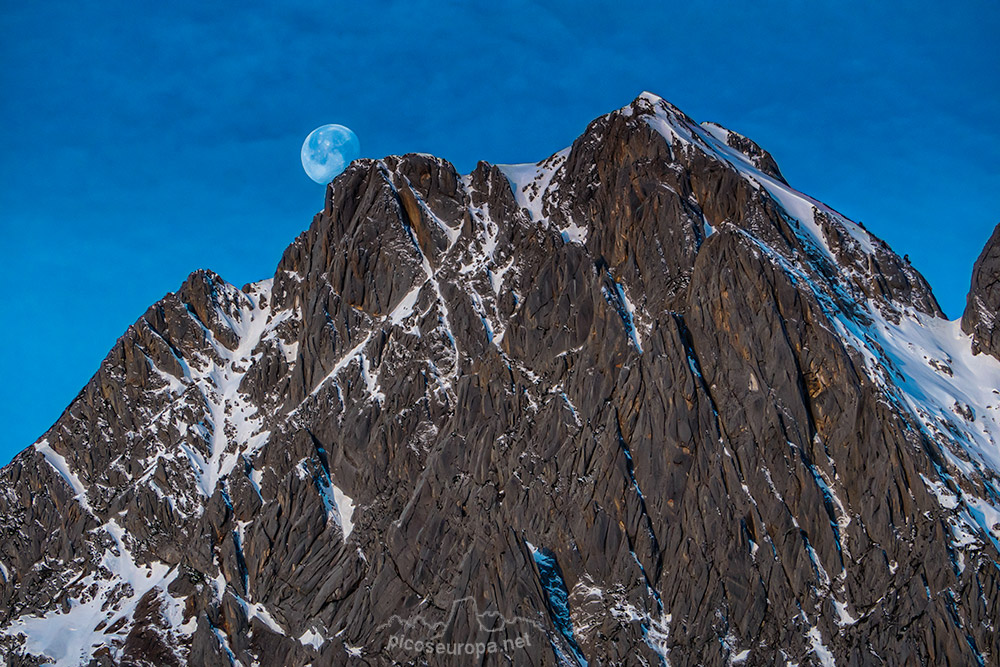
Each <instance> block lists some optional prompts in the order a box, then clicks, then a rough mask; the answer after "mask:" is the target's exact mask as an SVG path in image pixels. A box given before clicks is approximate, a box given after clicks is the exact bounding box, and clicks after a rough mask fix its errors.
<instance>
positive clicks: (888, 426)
mask: <svg viewBox="0 0 1000 667" xmlns="http://www.w3.org/2000/svg"><path fill="white" fill-rule="evenodd" d="M722 132H727V131H725V130H721V128H717V129H713V130H712V131H709V130H706V129H705V128H703V127H702V126H700V125H698V124H697V123H695V122H694V121H692V120H691V119H690V118H688V117H687V116H685V115H684V114H683V113H682V112H680V110H678V109H676V108H675V107H673V106H671V105H669V104H668V103H666V102H664V101H663V100H660V99H659V98H657V97H655V96H652V95H649V94H643V95H642V96H640V97H639V98H637V99H636V100H635V101H634V102H633V103H632V104H631V105H629V106H627V107H625V108H623V109H621V110H619V111H616V112H613V113H611V114H608V115H607V116H604V117H602V118H599V119H597V120H595V121H594V122H593V123H591V125H590V126H589V127H588V128H587V129H586V131H585V132H584V134H583V135H582V136H581V137H580V138H579V139H577V141H576V142H574V144H573V146H572V147H570V148H569V149H567V150H566V151H562V152H560V153H557V154H555V155H553V156H552V157H550V158H548V159H547V160H544V161H542V162H541V163H539V164H538V165H518V166H499V167H498V166H493V165H488V164H486V163H480V164H479V166H478V167H477V168H476V169H475V170H474V171H473V172H472V173H471V174H469V175H465V176H463V175H459V174H458V173H456V171H455V169H454V168H453V167H452V166H451V165H450V164H449V163H447V162H445V161H443V160H439V159H437V158H433V157H429V156H424V155H407V156H402V157H397V156H393V157H388V158H385V159H383V160H359V161H356V162H355V163H353V164H352V165H351V166H350V167H349V168H348V169H347V171H345V172H344V173H343V174H341V175H340V176H339V177H338V178H337V179H336V180H335V181H334V182H333V183H332V184H331V185H330V187H329V188H328V191H327V198H326V204H325V206H324V209H323V211H322V212H321V213H319V214H318V215H317V216H316V217H315V219H314V220H313V223H312V225H311V226H310V227H309V229H308V230H307V231H305V232H304V233H303V234H301V235H300V236H299V237H298V238H297V239H296V240H295V241H294V242H293V243H292V244H291V245H290V246H289V247H288V248H287V249H286V250H285V252H284V254H283V256H282V258H281V260H280V262H279V264H278V267H277V270H276V272H275V274H274V277H273V278H272V279H269V280H267V281H261V282H260V283H254V284H252V285H248V286H246V287H244V288H243V289H242V290H240V289H236V288H235V287H233V286H231V285H228V284H227V283H225V282H224V281H223V280H222V279H221V278H219V277H218V276H216V275H215V274H212V273H210V272H197V273H195V274H193V275H192V276H191V277H190V278H189V279H188V280H187V281H186V282H185V283H184V285H183V286H182V288H181V289H180V290H179V291H178V292H177V293H176V294H171V295H168V296H167V297H165V298H164V299H163V300H161V301H160V302H158V303H157V304H156V305H154V306H153V307H151V308H150V309H149V311H147V312H146V314H144V315H143V317H142V318H140V319H139V321H138V322H136V324H135V325H133V326H132V327H130V328H129V330H128V331H127V332H126V333H125V335H124V336H123V337H122V338H121V339H120V340H119V341H118V342H117V344H116V345H115V347H114V348H113V349H112V351H111V352H110V353H109V355H108V357H107V358H106V359H105V361H104V363H103V364H102V366H101V368H100V370H99V371H98V373H97V374H96V375H95V376H94V378H93V379H92V380H91V381H90V383H88V385H87V386H86V387H85V388H84V390H83V391H82V392H81V394H80V395H79V396H78V397H77V399H76V400H74V401H73V403H72V404H71V405H70V406H69V408H68V409H67V411H66V412H65V413H64V414H63V416H62V417H61V418H60V419H59V421H58V422H57V423H56V424H55V425H54V426H53V427H52V429H50V430H49V432H48V433H46V434H45V436H44V437H43V439H42V440H40V441H39V442H38V443H36V444H35V446H33V447H31V448H29V449H27V450H25V451H24V452H22V453H21V454H20V455H19V456H18V457H17V458H16V459H15V460H14V462H13V463H11V464H10V465H8V466H7V467H5V468H3V469H2V471H0V537H2V539H0V563H2V564H3V567H4V569H3V572H2V575H3V576H2V582H0V628H2V633H3V634H2V636H0V645H2V647H3V650H5V651H6V652H7V654H8V655H10V656H12V657H10V658H9V659H8V662H9V664H10V665H11V666H12V667H13V666H15V665H29V664H35V663H37V662H38V658H39V656H40V655H41V654H47V655H48V657H49V658H53V659H56V660H64V661H66V662H67V663H68V664H76V663H74V660H78V661H79V664H88V662H89V663H90V664H93V665H133V664H158V665H160V664H162V665H169V664H178V665H231V664H235V662H236V661H239V663H240V664H243V665H250V664H262V665H264V664H267V665H270V664H281V665H307V664H313V665H340V664H370V665H382V664H412V665H423V664H432V665H437V664H440V665H459V664H462V665H464V664H470V663H472V662H475V663H476V664H484V665H500V664H531V665H556V664H570V665H572V664H583V662H584V661H586V662H588V663H589V664H592V665H621V664H629V665H632V664H635V665H650V664H663V662H665V661H666V660H667V659H669V661H670V663H671V664H674V665H677V664H704V665H722V664H734V663H736V664H740V663H742V664H751V665H755V664H773V663H775V662H777V661H782V662H784V661H791V662H798V663H800V664H810V663H812V664H825V663H826V662H827V661H828V660H836V661H838V662H842V663H844V664H879V663H884V662H890V663H900V664H975V663H976V662H977V661H979V662H981V663H982V662H984V661H986V660H987V659H990V656H996V655H1000V638H998V635H997V631H996V629H995V622H996V621H995V619H996V618H998V617H1000V593H998V590H1000V588H998V587H1000V570H998V568H997V563H998V552H997V545H998V539H1000V525H997V526H992V525H990V524H989V521H988V520H987V519H984V520H983V521H981V522H978V523H977V521H976V520H975V519H974V517H980V516H982V517H987V518H988V517H990V516H992V515H990V514H989V513H988V512H989V508H991V507H992V505H990V503H989V502H988V501H990V499H991V498H994V497H995V491H994V492H993V494H994V495H993V496H991V495H990V489H994V488H996V483H997V480H996V472H995V470H994V469H993V468H991V467H990V466H991V463H990V460H989V459H988V458H984V457H983V456H982V455H981V454H979V453H977V452H979V450H977V449H976V446H977V443H978V442H979V440H977V439H976V438H977V437H979V436H978V435H977V434H978V433H980V431H979V430H976V429H986V431H987V432H992V431H989V429H991V428H993V426H991V424H995V420H994V417H995V415H994V414H993V412H991V410H992V408H990V407H989V406H987V405H979V404H976V405H974V406H971V407H970V406H969V405H966V406H965V407H966V408H968V410H969V411H970V413H969V414H968V415H966V413H965V412H962V411H959V412H955V411H954V410H952V405H951V404H950V403H949V404H948V405H946V406H944V407H941V408H940V410H939V407H940V406H938V405H937V404H936V403H933V402H931V401H930V399H926V400H925V401H924V402H923V403H920V404H917V403H915V402H914V401H915V400H916V399H915V398H914V397H915V396H917V394H915V393H913V386H914V383H913V382H912V381H910V380H907V378H908V377H909V376H905V375H904V373H906V372H910V368H911V367H910V366H909V365H908V364H909V363H910V362H911V361H912V360H911V359H910V358H909V357H906V358H903V357H900V356H899V355H900V354H905V353H906V352H905V349H906V346H905V345H902V346H896V345H895V342H896V341H897V339H896V338H894V336H896V335H897V334H899V332H902V331H905V326H906V325H907V324H908V323H910V322H919V323H920V324H921V326H925V327H929V328H931V329H933V327H935V326H937V324H936V323H937V322H943V320H941V318H940V309H939V308H938V307H937V303H936V301H935V300H934V297H933V295H932V294H931V292H930V289H929V287H928V286H927V284H926V282H925V281H924V280H923V278H922V277H920V275H919V273H917V272H916V270H915V269H913V268H912V267H910V266H909V265H908V264H907V263H906V262H904V261H902V260H901V259H900V258H898V257H897V256H896V255H895V254H894V253H893V252H892V251H891V250H890V249H889V248H888V247H887V246H886V245H885V244H884V243H882V242H881V241H880V240H878V239H876V238H874V237H873V236H871V235H870V234H868V233H867V232H866V231H864V230H863V229H861V228H860V227H858V226H857V225H855V224H854V223H852V222H850V221H848V220H846V219H844V218H843V217H842V216H840V215H838V214H837V213H836V212H835V211H833V210H831V209H829V208H827V207H825V206H823V205H822V204H819V203H818V202H814V201H813V200H810V199H808V198H807V197H805V196H804V195H801V194H800V193H797V192H795V191H794V190H792V189H791V188H790V187H788V186H787V184H786V183H785V182H784V179H783V178H782V177H781V174H780V172H779V171H778V169H777V165H776V164H773V159H771V158H770V156H769V155H768V154H767V153H766V152H764V151H763V150H762V149H760V148H759V147H757V146H756V144H754V143H753V142H751V141H750V140H748V139H745V138H743V137H740V136H739V135H735V133H728V132H727V134H726V135H725V136H727V137H728V139H727V140H726V141H725V142H724V143H722V142H721V140H720V139H719V137H720V136H723V135H722ZM733 137H736V138H735V139H734V138H733ZM724 146H725V147H728V148H732V149H734V150H735V151H737V152H739V154H740V155H743V156H745V157H746V158H747V159H748V160H749V162H747V161H745V160H743V159H742V158H740V157H739V156H738V155H736V153H733V152H732V151H729V150H728V149H724V148H723V147H724ZM765 177H766V178H765ZM978 266H979V265H978V264H977V267H978ZM970 298H971V297H970ZM994 312H995V310H994ZM894 327H895V328H894ZM898 349H903V350H904V352H898V351H897V350H898ZM914 354H915V355H918V353H914ZM893 355H896V356H893ZM914 359H917V361H916V362H915V363H918V364H922V366H921V368H923V367H924V366H926V367H927V368H930V369H931V370H930V371H927V372H934V373H938V374H939V376H940V377H941V378H948V379H947V380H942V381H947V382H951V383H954V385H955V387H956V395H959V392H958V390H959V389H961V388H962V387H964V386H965V385H962V384H961V383H962V382H964V381H965V379H966V378H965V376H964V375H963V372H964V371H963V369H962V367H959V365H958V364H957V363H954V361H953V360H952V363H953V365H954V366H955V368H954V369H952V367H951V366H950V365H948V363H947V360H938V359H933V361H934V362H935V363H936V364H937V365H936V366H935V365H934V364H931V362H930V361H926V360H923V359H919V355H918V356H915V357H914ZM991 363H992V362H991ZM935 377H938V376H935ZM998 377H1000V376H998ZM949 395H950V394H949ZM961 395H962V396H964V395H965V394H961ZM925 398H926V397H925ZM952 400H954V399H952ZM963 400H964V399H963ZM969 400H970V401H971V400H972V399H969ZM973 412H974V413H975V414H974V415H973V414H971V413H973ZM963 415H966V416H963ZM969 415H971V416H972V418H973V419H975V420H976V421H975V423H974V424H973V422H971V421H969ZM990 420H994V421H990ZM997 516H1000V514H998V515H997ZM80 610H84V611H89V612H90V613H91V615H90V616H86V618H83V619H81V618H79V617H77V616H74V614H81V615H82V614H83V612H81V611H80ZM97 610H100V611H97ZM91 620H92V621H93V622H91ZM88 623H89V625H88ZM40 624H45V627H46V628H49V629H51V628H62V627H69V626H70V625H72V627H74V628H76V632H77V633H78V634H77V635H74V636H76V637H80V638H79V639H75V640H74V641H73V642H69V643H68V644H67V643H66V642H63V643H59V642H54V641H52V640H51V637H49V636H48V635H47V634H46V632H47V631H43V630H42V629H41V626H40ZM73 651H76V653H73ZM54 653H59V655H55V654H54Z"/></svg>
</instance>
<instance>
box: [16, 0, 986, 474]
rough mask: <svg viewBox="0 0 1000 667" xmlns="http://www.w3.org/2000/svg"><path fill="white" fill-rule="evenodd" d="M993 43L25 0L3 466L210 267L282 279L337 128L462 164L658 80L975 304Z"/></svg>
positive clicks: (833, 31)
mask: <svg viewBox="0 0 1000 667" xmlns="http://www.w3.org/2000/svg"><path fill="white" fill-rule="evenodd" d="M886 4H888V3H886ZM900 4H902V3H900ZM649 5H656V6H657V7H658V8H656V9H652V8H650V6H649ZM998 34H1000V10H998V9H997V6H996V5H995V4H994V3H988V4H987V3H982V4H973V3H968V4H966V3H949V4H948V5H947V6H944V7H942V5H931V4H924V3H920V2H915V3H906V4H905V7H904V8H899V7H896V8H890V7H888V6H886V7H883V6H882V5H881V3H864V4H862V3H854V2H840V3H833V2H825V1H821V2H815V3H802V2H766V1H765V2H759V3H753V4H749V3H731V4H730V3H721V2H712V3H708V2H685V3H677V4H676V6H671V5H670V4H667V3H637V2H630V1H629V0H617V1H615V2H608V3H603V2H601V3H595V2H592V3H587V2H580V1H579V0H577V1H575V2H550V3H545V6H544V7H543V6H541V5H540V4H537V3H531V2H518V1H511V2H506V3H478V2H446V1H441V0H438V1H436V2H422V1H419V0H418V1H413V0H410V1H407V2H352V3H342V2H295V1H291V2H284V3H257V2H242V3H239V4H232V3H187V2H178V3H136V2H131V1H128V2H124V1H120V0H111V1H108V2H100V3H80V2H48V1H45V0H42V1H40V2H32V3H14V2H5V3H3V5H2V6H0V91H2V93H0V233H2V237H3V239H4V242H3V243H2V244H0V262H2V266H3V269H4V274H5V283H6V284H5V289H4V307H3V309H2V312H3V320H4V321H3V322H2V324H3V326H2V327H0V350H2V353H0V379H2V382H0V462H6V461H7V460H9V459H10V458H11V457H12V456H13V455H14V454H15V453H16V452H17V451H19V450H21V449H23V448H24V447H26V446H28V445H29V444H31V442H33V441H34V440H35V439H36V438H37V437H38V436H39V435H41V434H42V433H43V432H44V431H45V430H46V428H47V427H48V426H49V425H51V423H52V422H53V421H55V419H56V418H58V416H59V414H60V413H61V411H62V409H63V408H64V407H65V406H66V405H67V404H68V403H69V402H70V401H71V400H72V399H73V397H74V396H75V395H76V393H77V392H78V391H79V390H80V389H81V388H82V387H83V385H84V384H85V383H86V382H87V380H88V379H89V377H90V375H91V374H92V373H93V372H94V371H95V370H96V369H97V366H98V365H99V363H100V361H101V359H102V358H103V357H104V355H105V354H106V353H107V352H108V350H109V349H110V348H111V346H112V345H113V344H114V342H115V340H116V339H117V338H118V336H120V335H121V334H122V332H123V331H124V330H125V328H126V327H127V326H128V325H129V324H130V323H132V322H134V321H135V320H136V319H137V318H138V317H139V316H140V315H141V314H142V313H143V312H144V310H145V309H146V307H147V306H148V305H150V304H151V303H153V302H154V301H156V300H157V299H159V298H160V297H162V296H163V295H164V294H165V293H167V292H169V291H172V290H174V289H176V288H177V287H178V286H179V285H180V283H181V282H182V281H183V280H184V278H185V276H186V275H187V274H188V273H190V272H191V271H193V270H195V269H197V268H200V267H207V268H211V269H214V270H215V271H217V272H219V273H220V274H221V275H222V276H223V277H224V278H226V279H227V280H229V281H230V282H233V283H236V284H238V285H242V284H243V283H245V282H249V281H252V280H257V279H260V278H264V277H267V276H269V275H270V274H271V273H272V272H273V269H274V266H275V265H276V263H277V261H278V258H279V257H280V255H281V251H282V250H283V249H284V247H285V246H286V245H287V244H288V243H290V242H291V240H292V239H293V238H294V237H295V236H296V234H298V233H299V232H300V231H302V230H303V229H304V228H306V227H307V226H308V224H309V222H310V220H311V217H312V215H313V213H314V212H315V211H317V210H319V208H320V207H321V206H322V197H323V187H322V186H320V185H317V184H315V183H313V182H312V181H310V180H309V179H308V178H307V177H306V175H305V174H304V173H303V171H302V168H301V166H300V164H299V148H300V146H301V143H302V140H303V139H304V137H305V136H306V134H307V133H308V132H309V131H310V130H312V129H313V128H314V127H316V126H318V125H321V124H324V123H341V124H344V125H347V126H349V127H351V128H353V129H354V131H355V132H356V133H357V134H358V136H359V137H360V139H361V144H362V154H363V155H365V156H369V157H381V156H383V155H386V154H391V153H405V152H409V151H425V152H430V153H434V154H436V155H440V156H442V157H445V158H448V159H450V160H452V161H453V162H454V163H455V164H456V166H457V167H458V168H459V169H460V170H461V171H463V172H464V171H468V170H470V169H472V168H473V167H474V166H475V163H476V161H477V160H479V159H484V160H487V161H490V162H499V163H503V162H526V161H535V160H538V159H541V158H543V157H545V156H547V155H549V154H550V153H552V152H554V151H556V150H558V149H560V148H562V147H564V146H566V145H568V144H569V143H570V142H571V141H572V140H573V138H574V137H576V136H577V135H578V134H579V133H580V132H581V131H582V130H583V128H584V127H585V126H586V124H587V123H588V122H589V121H590V120H591V119H593V118H594V117H596V116H598V115H600V114H602V113H605V112H607V111H609V110H611V109H614V108H617V107H620V106H623V105H625V104H626V103H628V102H629V101H630V100H631V99H632V98H634V97H635V96H636V95H637V94H638V93H639V92H641V91H642V90H651V91H653V92H655V93H657V94H660V95H662V96H664V97H666V98H667V99H669V100H670V101H672V102H673V103H674V104H676V105H678V106H679V107H681V108H682V109H684V110H685V111H686V112H687V113H688V114H689V115H691V116H693V117H694V118H696V119H697V120H714V121H717V122H719V123H721V124H722V125H725V126H727V127H729V128H731V129H733V130H737V131H739V132H742V133H743V134H746V135H748V136H750V137H751V138H753V139H755V140H756V141H757V142H758V143H760V144H761V145H762V146H764V147H765V148H767V149H768V150H770V151H771V152H772V153H773V154H774V156H775V158H776V159H777V160H778V163H779V164H780V166H781V168H782V170H783V171H784V173H785V176H786V177H787V178H788V179H789V181H790V182H791V183H792V185H794V186H795V187H797V188H798V189H800V190H803V191H805V192H808V193H809V194H811V195H813V196H816V197H818V198H820V199H822V200H824V201H825V202H827V203H828V204H830V205H832V206H834V207H835V208H837V209H838V210H840V211H842V212H843V213H845V214H846V215H848V216H850V217H852V218H854V219H856V220H862V221H864V222H865V224H866V226H867V227H868V228H869V229H870V230H872V231H873V232H875V233H876V234H878V235H880V236H882V237H883V238H885V239H886V240H887V241H888V242H889V243H890V244H891V245H892V246H893V247H894V248H895V249H896V250H897V251H898V252H900V253H908V254H909V255H910V257H911V260H912V261H913V263H914V264H915V265H916V266H917V267H918V268H919V269H920V270H921V271H923V272H924V274H925V276H927V278H928V279H929V280H930V282H931V284H932V285H933V287H934V289H935V292H936V294H937V296H938V298H939V300H940V301H941V302H942V305H943V307H944V309H945V311H946V312H947V313H948V315H949V316H950V317H957V316H959V315H960V313H961V309H962V307H963V305H964V299H965V292H966V290H967V287H968V282H969V276H970V274H971V267H972V262H973V261H974V259H975V258H976V256H977V255H978V253H979V251H980V250H981V248H982V245H983V243H984V242H985V241H986V239H987V237H988V236H989V233H990V231H991V230H992V228H993V226H994V225H995V224H996V223H997V222H998V221H1000V163H998V161H997V155H998V152H1000V151H998V149H1000V122H998V121H1000V85H998V84H1000V66H998V63H1000V47H998V44H1000V41H998V40H997V39H996V35H998Z"/></svg>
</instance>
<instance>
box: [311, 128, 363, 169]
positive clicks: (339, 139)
mask: <svg viewBox="0 0 1000 667" xmlns="http://www.w3.org/2000/svg"><path fill="white" fill-rule="evenodd" d="M359 157H361V142H360V141H358V135H356V134H354V132H353V131H352V130H351V129H350V128H348V127H344V126H343V125H337V124H331V125H321V126H320V127H317V128H316V129H315V130H313V131H312V132H310V133H309V136H308V137H306V140H305V142H303V144H302V168H303V169H305V170H306V174H307V175H308V176H309V178H311V179H313V180H314V181H316V182H317V183H329V182H330V181H332V180H333V178H334V177H335V176H336V175H337V174H339V173H340V172H342V171H344V169H346V168H347V165H349V164H350V163H351V161H352V160H356V159H358V158H359Z"/></svg>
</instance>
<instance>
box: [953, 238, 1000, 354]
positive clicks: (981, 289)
mask: <svg viewBox="0 0 1000 667" xmlns="http://www.w3.org/2000/svg"><path fill="white" fill-rule="evenodd" d="M962 331H964V332H965V333H967V334H969V335H970V336H972V349H973V351H974V352H975V353H977V354H978V353H980V352H983V353H985V354H990V355H993V356H994V357H996V358H997V359H1000V225H997V226H996V228H995V229H994V230H993V234H992V235H991V236H990V238H989V240H988V241H987V242H986V247H984V248H983V252H982V254H980V255H979V259H977V260H976V263H975V265H974V266H973V267H972V287H971V288H970V289H969V296H968V300H967V303H966V306H965V312H964V313H963V314H962Z"/></svg>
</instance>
